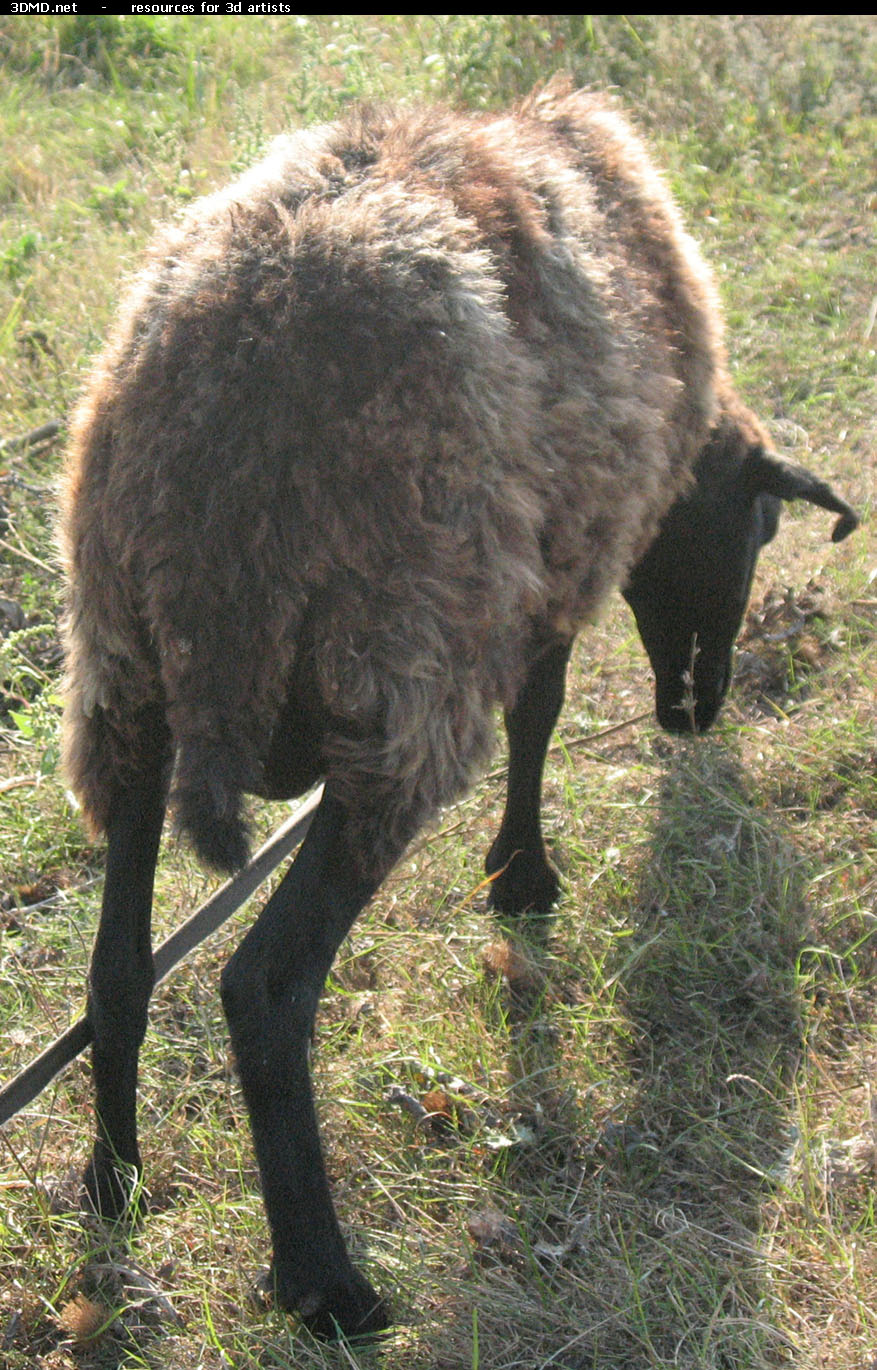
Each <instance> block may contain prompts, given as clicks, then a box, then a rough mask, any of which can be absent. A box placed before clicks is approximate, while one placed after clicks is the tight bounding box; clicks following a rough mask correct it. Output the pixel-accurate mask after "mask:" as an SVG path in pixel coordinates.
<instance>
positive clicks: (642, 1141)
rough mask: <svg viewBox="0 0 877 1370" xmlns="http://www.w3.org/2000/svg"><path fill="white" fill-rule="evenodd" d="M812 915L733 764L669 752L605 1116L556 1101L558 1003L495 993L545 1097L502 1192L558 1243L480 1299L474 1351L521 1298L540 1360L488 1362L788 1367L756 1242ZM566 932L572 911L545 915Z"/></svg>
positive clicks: (520, 1055) (493, 1277)
mask: <svg viewBox="0 0 877 1370" xmlns="http://www.w3.org/2000/svg"><path fill="white" fill-rule="evenodd" d="M805 900H806V873H805V870H804V865H803V862H802V858H801V854H800V852H799V851H796V850H795V849H794V848H793V847H792V845H791V843H790V842H789V840H788V839H787V837H786V835H785V833H784V832H783V831H782V828H781V825H780V823H779V822H778V820H777V819H776V817H775V816H774V815H772V814H771V813H770V812H766V811H765V810H764V809H763V808H761V807H759V805H758V803H757V802H756V801H755V799H754V798H753V796H752V794H751V792H750V788H749V786H748V784H747V778H746V775H745V773H744V771H743V769H742V767H741V765H740V764H739V762H738V760H737V759H736V757H735V755H734V754H733V752H732V751H730V750H729V749H728V747H727V746H726V745H724V744H723V743H722V742H720V741H713V740H712V739H706V740H701V741H699V742H697V743H695V744H693V745H680V746H679V747H678V748H674V750H673V753H672V755H671V757H670V759H669V760H668V762H667V766H666V769H665V772H664V775H663V777H662V783H661V790H660V799H659V803H658V806H657V810H656V814H655V819H654V823H653V826H652V831H651V834H650V838H649V844H648V849H647V851H646V853H645V855H644V858H643V860H642V867H641V871H640V873H639V877H638V884H637V888H636V890H635V904H634V906H633V908H632V909H631V912H630V923H632V924H633V932H632V934H631V935H628V936H624V937H619V938H617V939H615V946H616V950H615V952H614V954H613V956H611V957H610V961H609V963H608V964H606V965H605V966H604V968H603V980H602V986H603V988H602V989H599V990H598V992H599V993H605V989H606V987H607V986H613V989H612V994H613V1005H614V1006H613V1012H612V1015H610V1016H612V1017H613V1018H614V1019H615V1023H616V1026H615V1027H614V1028H613V1029H612V1031H613V1034H614V1037H615V1039H616V1043H621V1044H622V1045H621V1046H620V1047H618V1046H616V1052H617V1055H616V1060H617V1061H620V1062H621V1071H620V1078H618V1079H617V1080H615V1081H612V1082H610V1084H609V1096H610V1097H611V1098H612V1099H613V1101H614V1102H613V1103H612V1105H611V1107H610V1108H609V1110H608V1112H607V1111H606V1110H605V1108H604V1111H603V1114H602V1117H601V1116H600V1115H599V1112H597V1111H595V1110H593V1109H592V1108H591V1106H590V1105H589V1103H588V1100H587V1098H586V1097H584V1096H583V1094H582V1091H581V1090H580V1091H579V1097H578V1100H574V1099H573V1098H572V1096H571V1093H570V1092H569V1091H565V1090H564V1083H563V1082H564V1078H565V1075H566V1077H567V1079H568V1077H569V1075H570V1073H571V1071H572V1069H574V1068H575V1067H574V1064H573V1065H572V1066H569V1065H566V1064H565V1063H564V1061H563V1060H562V1059H560V1057H559V1055H558V1053H557V1052H554V1056H553V1059H552V1044H551V1028H550V1019H551V1010H550V1007H548V1009H547V1012H546V1004H548V1002H549V1001H550V998H551V995H552V993H553V992H556V986H555V987H554V991H553V990H552V989H549V990H548V991H547V994H546V993H545V992H544V991H541V990H535V989H534V994H533V995H531V996H530V998H529V1001H528V995H527V993H526V992H525V989H524V990H522V989H521V987H520V986H518V987H517V989H515V988H514V987H512V990H511V991H510V1016H511V1017H512V1018H513V1019H515V1018H516V1019H517V1026H516V1028H515V1029H514V1031H515V1032H516V1033H517V1034H518V1041H517V1042H516V1043H515V1049H514V1055H515V1057H516V1062H517V1066H518V1069H519V1071H520V1076H519V1078H521V1080H522V1090H521V1096H522V1099H523V1096H524V1094H525V1093H527V1094H528V1095H529V1093H530V1092H531V1091H532V1080H533V1076H534V1073H535V1072H541V1075H542V1078H543V1079H544V1080H545V1081H546V1091H547V1093H546V1097H548V1096H549V1095H550V1091H551V1090H554V1097H553V1098H551V1099H550V1102H549V1106H548V1111H549V1112H550V1113H551V1115H552V1130H553V1134H554V1138H555V1144H554V1146H552V1145H551V1143H550V1140H549V1145H548V1146H547V1147H545V1146H543V1145H540V1147H539V1148H538V1156H536V1157H533V1159H531V1160H529V1161H522V1162H518V1163H515V1162H514V1161H513V1162H512V1163H511V1164H510V1167H509V1171H508V1175H507V1176H506V1183H507V1184H508V1186H509V1187H510V1188H512V1189H515V1188H516V1189H517V1192H518V1194H519V1196H520V1211H521V1212H522V1213H537V1212H538V1213H540V1214H541V1215H543V1217H541V1218H539V1219H537V1220H536V1223H537V1224H541V1230H542V1231H543V1233H544V1231H545V1227H544V1215H545V1214H546V1213H549V1212H553V1219H552V1220H551V1222H552V1226H553V1229H554V1232H555V1234H556V1237H557V1240H556V1241H555V1242H553V1243H552V1242H550V1241H549V1242H545V1241H543V1242H542V1243H541V1244H540V1243H536V1242H535V1241H533V1242H531V1243H530V1244H528V1245H527V1250H526V1252H525V1253H524V1256H523V1257H522V1262H523V1265H524V1266H526V1265H529V1269H528V1270H524V1269H523V1268H521V1269H519V1271H518V1277H517V1279H515V1280H512V1279H506V1278H504V1276H503V1274H500V1273H498V1271H497V1270H494V1271H492V1272H490V1273H489V1274H487V1275H486V1278H485V1286H484V1289H483V1290H482V1291H479V1293H478V1295H476V1298H477V1301H478V1304H479V1317H480V1321H481V1335H482V1341H483V1343H484V1345H485V1347H486V1346H487V1345H488V1344H490V1345H494V1344H496V1345H502V1340H503V1323H502V1320H503V1319H506V1323H505V1326H506V1328H507V1329H509V1328H510V1327H511V1325H512V1324H511V1323H510V1322H509V1321H508V1320H509V1319H511V1318H512V1317H513V1316H514V1303H515V1297H516V1296H517V1298H518V1299H520V1298H521V1297H526V1298H528V1299H532V1301H533V1308H532V1310H531V1313H530V1316H531V1318H533V1319H535V1317H537V1316H538V1313H539V1307H538V1306H539V1305H540V1303H541V1310H542V1314H541V1316H542V1327H543V1330H544V1335H543V1337H542V1339H541V1346H540V1347H539V1349H538V1351H537V1349H536V1342H535V1341H533V1342H532V1343H531V1350H530V1352H529V1353H528V1352H527V1351H525V1350H524V1348H523V1345H522V1347H521V1350H520V1352H519V1354H518V1359H514V1358H513V1357H511V1358H509V1359H508V1361H507V1362H506V1360H505V1359H503V1361H502V1364H506V1363H508V1364H515V1365H519V1364H520V1365H524V1364H531V1365H533V1366H536V1365H539V1366H543V1365H544V1366H548V1365H550V1366H557V1367H564V1368H565V1370H585V1367H589V1368H590V1370H595V1368H596V1367H601V1368H608V1367H610V1366H611V1367H612V1370H634V1368H635V1367H636V1370H641V1367H645V1366H657V1365H668V1366H669V1365H673V1366H685V1367H691V1370H694V1367H697V1368H698V1370H706V1368H707V1367H708V1368H709V1370H720V1368H721V1370H732V1367H733V1370H741V1367H751V1368H752V1370H755V1368H756V1367H758V1370H767V1367H775V1366H779V1365H788V1364H789V1363H790V1358H791V1353H792V1347H791V1345H790V1343H789V1340H788V1338H787V1337H786V1335H785V1333H784V1331H783V1330H782V1328H781V1327H780V1326H779V1325H778V1322H779V1320H778V1317H777V1316H776V1314H775V1310H773V1311H772V1305H773V1299H774V1296H773V1294H772V1290H771V1282H770V1275H769V1271H768V1269H767V1267H766V1263H765V1258H764V1256H763V1254H762V1253H761V1251H760V1249H759V1242H760V1235H759V1234H760V1227H761V1210H762V1207H763V1205H764V1203H765V1200H766V1199H767V1198H768V1196H769V1195H770V1192H771V1188H772V1186H773V1185H775V1184H776V1183H777V1181H778V1180H781V1179H782V1177H783V1174H784V1173H785V1169H786V1160H787V1157H788V1153H789V1147H790V1142H791V1137H790V1134H789V1107H788V1105H789V1098H790V1089H791V1083H792V1079H793V1075H794V1071H795V1066H796V1062H797V1061H798V1059H799V1055H800V1049H801V1013H800V1006H799V1001H798V993H797V990H796V962H797V956H798V951H799V948H800V946H801V944H802V941H803V940H804V934H805V929H806V923H807V914H806V909H805ZM570 916H572V910H571V909H570V907H569V906H568V905H567V906H566V907H564V909H563V910H562V911H561V913H560V915H559V917H560V919H563V918H568V917H570ZM545 940H546V935H545V934H543V937H542V941H543V946H544V944H545ZM537 944H538V943H537V940H531V941H530V944H529V954H530V955H536V957H537V959H538V955H539V953H538V951H535V948H536V946H537ZM547 974H548V975H549V976H550V975H551V970H550V969H548V970H547ZM535 984H536V981H535V980H534V986H535ZM540 996H541V1003H540V1002H537V1001H539V1000H540ZM585 1011H586V1010H585ZM604 1021H605V1020H604ZM604 1030H605V1028H604ZM534 1033H535V1034H536V1035H535V1037H534V1035H533V1034H534ZM625 1042H626V1045H624V1044H625ZM625 1065H626V1068H627V1074H626V1078H625ZM608 1069H609V1070H613V1069H614V1067H613V1066H611V1065H610V1066H609V1067H608ZM525 1221H526V1220H525ZM498 1264H499V1263H498ZM507 1264H508V1263H507ZM505 1274H506V1276H508V1275H510V1274H511V1272H510V1271H508V1270H507V1271H506V1272H505ZM528 1282H529V1288H528ZM513 1286H514V1287H513ZM508 1335H509V1333H508V1331H507V1333H506V1340H508ZM494 1338H496V1342H495V1343H494ZM528 1357H529V1358H528ZM482 1359H484V1352H483V1351H482ZM449 1363H450V1362H449ZM490 1363H491V1364H499V1363H500V1362H499V1361H496V1360H491V1361H490Z"/></svg>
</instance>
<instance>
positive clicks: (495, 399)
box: [64, 86, 722, 864]
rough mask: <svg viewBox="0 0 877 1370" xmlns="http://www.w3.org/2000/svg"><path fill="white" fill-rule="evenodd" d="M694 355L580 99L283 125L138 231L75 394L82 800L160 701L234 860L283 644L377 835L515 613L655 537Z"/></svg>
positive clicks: (567, 590)
mask: <svg viewBox="0 0 877 1370" xmlns="http://www.w3.org/2000/svg"><path fill="white" fill-rule="evenodd" d="M721 384H722V357H721V342H720V338H719V336H718V313H717V309H716V305H715V301H714V298H713V291H712V287H711V284H710V281H709V277H708V275H707V273H706V270H705V268H704V266H703V264H702V262H701V259H700V257H699V255H698V253H697V250H696V249H695V248H694V246H693V244H692V243H691V241H690V240H689V238H688V237H687V235H686V234H685V232H684V231H683V229H682V227H681V225H680V222H679V219H678V215H677V212H676V210H675V207H674V206H673V204H672V202H671V200H670V197H669V195H668V193H667V191H666V189H665V187H664V185H663V183H662V181H661V179H660V178H659V176H658V175H657V174H656V172H655V171H654V170H653V168H652V166H651V165H650V163H649V161H648V158H647V156H646V154H645V152H644V150H643V148H642V146H641V144H640V143H639V141H638V140H637V139H636V137H635V136H634V135H633V134H632V132H631V131H630V129H629V128H628V126H627V124H626V123H625V122H624V121H623V119H622V118H621V117H620V116H619V115H618V114H617V113H616V112H615V111H614V109H613V108H612V107H611V106H609V105H607V104H605V103H604V102H602V101H601V100H599V99H597V98H595V97H590V96H586V95H581V94H573V93H570V92H569V91H568V90H566V89H564V88H561V87H557V86H555V87H549V88H548V89H547V90H545V91H543V92H542V93H540V94H537V95H536V96H534V97H533V98H532V99H531V100H530V101H528V102H527V103H525V104H524V105H523V106H522V107H520V108H519V109H518V110H517V111H516V112H515V113H513V114H511V115H507V116H502V117H492V116H476V115H473V116H466V115H456V114H436V113H435V111H430V112H429V113H428V114H422V115H421V114H416V113H415V114H412V113H410V112H405V111H401V112H399V111H396V112H387V111H379V112H372V113H365V114H360V115H357V116H356V117H355V118H354V119H352V120H351V121H349V122H347V123H344V124H338V125H333V126H329V127H325V128H319V129H313V130H310V131H307V132H304V133H301V134H297V135H292V136H289V137H284V138H281V139H279V140H278V141H277V142H276V143H275V144H274V146H273V148H272V150H271V151H270V153H269V155H268V156H267V157H266V159H265V160H264V161H263V162H261V163H260V164H259V165H257V166H256V167H254V168H252V169H251V170H250V171H248V172H247V173H246V174H245V175H244V176H243V177H241V178H240V179H239V180H238V181H237V182H235V183H234V184H233V185H231V186H229V187H227V188H226V189H224V190H222V191H220V192H219V193H217V194H215V195H213V196H211V197H209V198H207V199H205V200H203V201H201V202H200V203H198V204H196V205H195V206H194V207H193V208H192V210H191V211H190V212H189V214H188V215H187V216H186V217H185V218H184V219H183V221H182V222H181V223H180V224H179V225H178V226H177V227H174V228H172V229H170V230H169V231H167V232H165V234H164V235H163V236H162V237H161V238H160V239H159V241H158V243H157V244H156V246H155V247H154V249H153V251H152V255H151V257H150V259H149V262H148V263H147V265H146V267H145V269H144V270H143V272H142V274H141V275H140V276H139V278H138V279H137V281H136V282H135V284H134V286H133V289H132V290H131V292H130V295H129V297H128V300H127V304H126V306H125V308H124V312H123V314H122V318H121V321H120V323H119V325H118V328H117V331H116V333H115V336H114V338H113V339H112V340H111V342H110V344H109V346H108V347H107V349H106V351H105V353H104V355H103V357H102V358H101V360H100V362H99V364H98V367H97V370H96V373H95V376H94V378H93V380H92V383H91V386H90V389H89V391H88V393H87V395H86V398H85V400H84V402H83V404H82V406H81V407H80V410H79V413H78V415H77V419H76V423H75V431H74V436H73V444H72V451H71V458H70V468H69V478H68V488H67V499H66V515H65V522H64V547H65V554H66V557H67V562H68V567H69V573H70V579H71V586H72V589H71V601H70V611H69V616H68V649H69V665H70V686H69V700H68V709H67V722H66V749H67V760H68V768H69V772H70V775H71V780H72V783H73V785H74V787H75V789H76V790H77V792H78V794H79V795H80V797H81V799H82V802H83V805H84V808H85V810H86V812H87V813H88V815H89V816H90V818H91V819H92V821H93V822H94V824H95V825H96V826H97V827H101V826H103V825H104V824H105V823H106V821H107V816H108V812H109V807H110V805H111V802H112V794H113V791H114V787H117V786H119V785H123V784H125V783H126V780H127V779H128V778H130V777H133V776H134V775H136V774H137V772H138V769H139V766H140V762H141V757H142V755H143V753H144V750H145V748H146V746H147V741H146V732H147V730H148V728H149V727H152V726H154V725H153V724H151V723H150V724H147V722H146V721H145V720H147V719H149V718H151V717H152V716H153V714H154V712H155V706H159V707H160V709H161V710H162V711H163V716H164V718H165V719H166V722H167V727H168V728H169V730H170V737H171V740H172V746H173V751H174V753H175V755H176V772H175V780H174V788H175V793H176V798H177V804H178V809H179V811H180V814H181V819H182V822H183V825H184V826H187V827H188V828H189V829H190V830H191V831H192V835H193V836H194V838H195V840H196V843H198V844H199V846H200V848H201V850H202V851H205V852H207V854H208V855H210V856H212V857H213V858H214V859H216V860H218V861H220V862H222V863H225V864H234V863H235V862H236V861H238V860H240V859H241V856H242V852H243V845H242V829H241V827H240V823H239V819H238V817H237V813H238V802H239V795H240V792H241V791H243V790H256V791H258V790H259V789H260V786H261V787H262V788H264V787H265V786H264V784H263V777H262V774H261V768H262V766H263V764H264V761H265V757H266V754H267V751H268V741H269V739H270V738H271V736H272V732H273V731H274V730H275V729H276V727H277V726H278V720H279V718H280V716H281V713H282V711H283V709H284V707H285V708H286V709H287V710H290V709H292V711H293V715H294V711H295V700H294V698H292V696H294V693H295V690H294V686H292V687H291V684H290V682H294V681H296V680H304V679H305V678H306V679H307V682H308V689H309V690H310V691H311V692H313V691H314V690H315V691H316V692H317V696H318V701H319V702H318V705H317V704H315V703H314V702H313V701H312V700H311V701H306V700H304V699H302V700H301V701H300V703H301V708H302V710H303V711H304V712H305V713H309V711H310V713H309V716H310V715H311V714H313V712H314V711H315V710H316V712H318V713H319V716H320V718H321V720H322V725H321V732H320V739H321V740H320V749H321V750H320V757H319V769H320V770H322V771H324V772H325V773H326V774H327V775H328V777H329V780H330V783H331V784H333V785H334V786H335V787H336V790H337V791H338V792H340V793H342V794H343V795H344V796H345V798H346V800H347V801H348V803H349V805H350V807H351V808H352V810H353V811H354V812H356V813H358V814H360V815H361V824H360V832H361V840H362V844H363V846H366V845H367V844H372V845H374V844H377V846H378V847H380V846H381V844H382V842H383V841H384V840H386V841H387V842H388V844H389V845H394V846H395V845H396V843H397V840H398V837H399V835H400V834H402V835H404V834H405V833H406V832H408V831H413V830H414V828H415V827H416V826H417V825H418V824H419V823H420V822H421V821H422V820H423V819H424V818H425V817H426V816H427V815H428V814H429V813H430V812H431V811H432V810H434V809H435V808H436V806H437V805H440V804H442V803H445V802H447V801H449V800H450V799H451V798H453V797H455V796H456V795H457V794H458V793H459V792H460V790H461V789H462V788H463V787H464V785H465V784H466V782H467V780H468V778H469V776H470V774H471V771H472V768H473V765H474V764H475V762H476V761H478V760H479V759H480V758H481V757H482V755H483V753H484V750H485V748H486V747H487V745H488V741H489V738H490V736H491V733H492V721H491V719H492V710H493V707H494V705H495V704H496V703H497V701H502V702H508V701H510V700H511V699H512V698H513V696H514V693H515V691H516V689H517V686H518V684H519V680H520V672H521V669H522V654H523V649H524V646H525V642H526V640H527V639H528V638H530V637H531V635H532V634H533V633H534V632H535V633H537V634H538V633H539V632H542V631H544V632H545V633H546V634H547V633H549V632H552V631H560V632H569V633H571V632H572V631H574V629H575V627H577V626H578V625H580V624H581V623H582V622H583V621H584V620H585V619H587V618H588V617H590V616H592V615H593V613H594V612H595V610H596V609H597V608H598V606H599V604H600V602H601V600H602V599H603V598H604V597H605V595H606V594H607V592H608V591H609V590H610V589H611V588H612V587H613V586H615V585H617V584H619V583H620V582H622V581H623V579H624V577H625V574H626V572H627V570H628V569H629V568H630V567H631V565H632V564H633V563H634V562H635V561H636V560H637V559H638V557H639V556H640V555H641V554H642V553H643V551H644V550H645V548H646V547H647V546H648V544H649V542H650V541H651V539H652V538H653V536H654V534H655V532H656V529H657V526H658V523H659V520H660V518H661V517H662V515H663V514H664V513H665V512H666V510H667V508H668V507H669V505H670V503H671V502H672V500H673V499H674V497H675V496H676V495H677V494H678V493H679V491H680V490H681V489H682V488H683V487H684V485H685V483H686V481H687V480H688V478H689V472H690V468H691V466H692V463H693V461H694V459H695V457H696V455H697V453H698V450H699V449H700V448H701V446H702V445H703V443H704V441H705V439H706V437H707V434H708V431H709V427H710V424H711V422H712V420H713V418H714V412H715V405H716V393H717V389H718V388H719V387H720V386H721ZM304 656H307V670H306V671H305V669H304V667H303V664H302V661H303V657H304ZM150 711H152V713H151V712H150ZM378 818H379V829H378V827H377V826H376V825H377V823H378ZM211 824H212V825H213V826H214V829H215V827H216V824H220V825H222V824H224V825H225V826H224V828H223V831H222V836H221V837H220V838H219V839H218V840H215V832H214V834H213V837H211V835H210V832H209V829H210V827H211Z"/></svg>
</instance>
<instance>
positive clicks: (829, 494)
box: [744, 451, 859, 542]
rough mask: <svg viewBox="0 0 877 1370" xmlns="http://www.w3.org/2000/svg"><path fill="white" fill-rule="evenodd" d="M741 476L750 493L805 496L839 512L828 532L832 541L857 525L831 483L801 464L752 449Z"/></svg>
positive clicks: (851, 511) (846, 533)
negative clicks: (831, 528)
mask: <svg viewBox="0 0 877 1370" xmlns="http://www.w3.org/2000/svg"><path fill="white" fill-rule="evenodd" d="M744 478H745V480H746V482H747V484H748V486H749V489H750V491H751V492H752V494H753V495H760V494H765V495H777V496H778V497H779V498H780V499H806V500H809V502H810V503H811V504H818V505H819V507H820V508H821V509H828V510H830V511H831V512H832V513H833V514H840V516H841V517H840V518H839V519H838V521H837V523H836V524H835V525H834V528H833V530H832V534H831V540H832V542H840V541H841V539H843V538H845V537H847V536H848V534H850V533H851V532H852V531H853V529H854V528H857V527H858V524H859V516H858V514H857V513H856V511H855V510H854V509H851V508H850V506H849V505H848V504H847V503H846V501H845V500H842V499H841V498H840V496H839V495H836V494H835V493H834V491H833V490H832V488H831V486H830V485H827V484H826V483H825V481H824V480H820V479H819V477H818V476H814V474H813V472H812V471H808V470H807V468H806V467H804V466H798V465H796V463H795V462H791V461H783V460H782V458H781V457H775V456H772V455H771V454H770V453H769V452H761V451H759V452H751V453H750V454H749V456H748V457H747V459H746V464H745V468H744Z"/></svg>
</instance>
